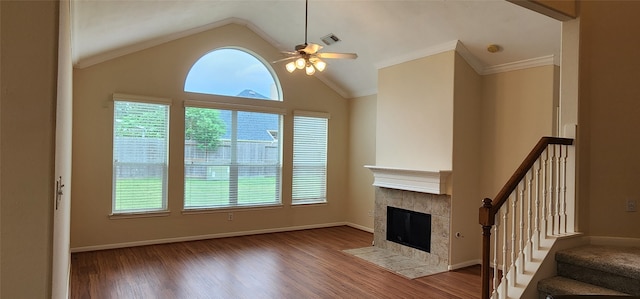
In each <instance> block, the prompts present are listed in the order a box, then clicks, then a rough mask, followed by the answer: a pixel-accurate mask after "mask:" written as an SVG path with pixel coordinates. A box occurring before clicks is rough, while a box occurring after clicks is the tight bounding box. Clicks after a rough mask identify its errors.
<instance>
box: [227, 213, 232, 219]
mask: <svg viewBox="0 0 640 299" xmlns="http://www.w3.org/2000/svg"><path fill="white" fill-rule="evenodd" d="M227 220H228V221H233V213H229V214H227Z"/></svg>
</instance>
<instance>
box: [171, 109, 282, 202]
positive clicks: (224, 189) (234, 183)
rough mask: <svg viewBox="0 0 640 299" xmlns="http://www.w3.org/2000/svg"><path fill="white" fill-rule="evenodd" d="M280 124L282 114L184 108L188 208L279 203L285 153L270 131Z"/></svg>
mask: <svg viewBox="0 0 640 299" xmlns="http://www.w3.org/2000/svg"><path fill="white" fill-rule="evenodd" d="M208 104H209V105H214V106H215V104H212V103H208ZM227 107H228V105H227ZM281 123H282V117H281V115H280V114H279V113H271V112H253V111H241V110H235V109H214V108H209V107H191V106H187V107H185V145H184V147H185V148H184V173H185V177H184V208H185V209H207V208H226V207H244V206H265V205H278V204H280V203H281V199H280V175H281V159H282V158H281V149H280V143H279V142H278V141H277V140H274V139H273V137H272V135H271V134H270V133H269V132H275V134H276V135H277V134H278V132H279V131H280V127H281Z"/></svg>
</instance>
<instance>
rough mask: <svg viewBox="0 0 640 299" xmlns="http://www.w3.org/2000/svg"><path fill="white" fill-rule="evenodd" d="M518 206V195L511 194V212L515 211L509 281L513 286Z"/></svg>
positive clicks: (514, 282)
mask: <svg viewBox="0 0 640 299" xmlns="http://www.w3.org/2000/svg"><path fill="white" fill-rule="evenodd" d="M517 208H518V196H517V195H515V194H512V195H511V212H512V213H513V215H511V264H510V268H509V273H511V279H509V281H510V282H511V284H510V285H511V286H515V284H516V271H515V267H516V246H517V243H516V231H517V230H516V229H517V228H516V221H517V220H518V219H517V218H518V217H516V216H517V215H516V211H517V210H516V209H517Z"/></svg>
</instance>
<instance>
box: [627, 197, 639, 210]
mask: <svg viewBox="0 0 640 299" xmlns="http://www.w3.org/2000/svg"><path fill="white" fill-rule="evenodd" d="M637 210H638V201H636V200H635V199H627V212H636V211H637Z"/></svg>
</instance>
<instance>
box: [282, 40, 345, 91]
mask: <svg viewBox="0 0 640 299" xmlns="http://www.w3.org/2000/svg"><path fill="white" fill-rule="evenodd" d="M285 51H286V50H285ZM289 51H291V50H289ZM313 76H314V77H316V78H317V79H318V80H320V82H322V83H324V84H325V85H326V86H328V87H329V88H331V89H332V90H333V91H335V92H336V93H338V94H339V95H340V96H341V97H343V98H345V99H348V98H350V97H351V94H350V93H349V92H347V91H346V90H344V89H343V88H341V87H340V86H338V84H336V83H335V82H333V81H331V80H330V79H327V78H326V77H325V76H324V75H323V73H320V72H316V73H315V74H314V75H313Z"/></svg>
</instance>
